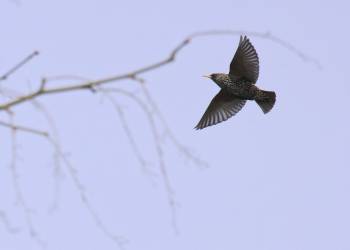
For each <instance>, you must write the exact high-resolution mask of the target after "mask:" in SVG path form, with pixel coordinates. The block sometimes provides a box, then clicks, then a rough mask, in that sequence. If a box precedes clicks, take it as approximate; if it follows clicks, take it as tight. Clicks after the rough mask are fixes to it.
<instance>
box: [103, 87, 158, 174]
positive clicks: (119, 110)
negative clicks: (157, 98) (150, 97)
mask: <svg viewBox="0 0 350 250" xmlns="http://www.w3.org/2000/svg"><path fill="white" fill-rule="evenodd" d="M101 93H102V94H104V95H105V96H106V97H107V98H108V100H109V101H110V102H111V103H112V105H113V107H114V108H115V110H116V111H117V113H118V116H119V118H120V121H121V124H122V127H123V129H124V132H125V134H126V136H127V138H128V140H129V143H130V145H131V148H132V150H133V151H134V154H135V156H136V159H137V160H138V161H139V163H140V166H141V169H142V172H143V173H145V174H147V175H149V176H152V177H155V176H156V174H155V173H154V172H153V171H152V170H151V169H149V168H148V167H147V165H148V163H147V161H146V160H145V158H144V157H143V155H142V153H141V151H140V149H139V147H138V146H137V143H136V141H135V138H134V136H133V134H132V131H131V129H130V127H129V124H128V122H127V119H126V117H125V114H124V111H123V109H122V107H121V105H119V104H118V103H117V102H116V100H114V98H113V97H112V96H111V95H109V93H107V92H101ZM146 108H147V107H146ZM146 115H147V114H146Z"/></svg>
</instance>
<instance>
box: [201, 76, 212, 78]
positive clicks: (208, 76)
mask: <svg viewBox="0 0 350 250" xmlns="http://www.w3.org/2000/svg"><path fill="white" fill-rule="evenodd" d="M203 77H207V78H211V76H209V75H204V76H203Z"/></svg>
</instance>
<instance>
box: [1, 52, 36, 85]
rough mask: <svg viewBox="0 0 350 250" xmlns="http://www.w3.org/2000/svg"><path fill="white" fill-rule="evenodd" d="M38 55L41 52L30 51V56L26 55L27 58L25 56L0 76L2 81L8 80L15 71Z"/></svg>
mask: <svg viewBox="0 0 350 250" xmlns="http://www.w3.org/2000/svg"><path fill="white" fill-rule="evenodd" d="M37 55H39V52H38V51H34V52H32V53H30V54H29V55H28V56H26V57H25V58H23V59H22V60H21V61H20V62H19V63H17V64H16V65H15V66H13V67H12V68H11V69H9V70H8V71H7V72H6V73H5V74H3V75H2V76H0V82H1V81H5V80H7V79H8V78H9V77H10V76H11V75H12V74H13V73H15V72H16V71H17V70H19V69H20V68H21V67H23V66H24V65H25V64H27V63H28V62H29V61H31V60H32V59H33V58H34V57H36V56H37Z"/></svg>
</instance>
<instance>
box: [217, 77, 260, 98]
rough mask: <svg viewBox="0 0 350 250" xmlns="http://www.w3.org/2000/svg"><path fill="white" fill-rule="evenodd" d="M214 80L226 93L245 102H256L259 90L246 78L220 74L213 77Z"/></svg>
mask: <svg viewBox="0 0 350 250" xmlns="http://www.w3.org/2000/svg"><path fill="white" fill-rule="evenodd" d="M212 80H213V81H214V82H215V83H216V84H217V85H218V86H219V87H220V88H221V89H222V90H224V91H227V92H228V93H231V94H232V95H235V96H237V97H239V98H241V99H244V100H254V98H255V96H256V95H257V93H258V90H259V88H258V87H256V86H255V85H254V84H252V83H251V82H250V81H248V80H245V79H244V78H239V77H236V76H231V75H229V74H224V73H218V74H213V75H212Z"/></svg>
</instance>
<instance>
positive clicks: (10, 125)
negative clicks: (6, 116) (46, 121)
mask: <svg viewBox="0 0 350 250" xmlns="http://www.w3.org/2000/svg"><path fill="white" fill-rule="evenodd" d="M0 126H3V127H7V128H10V129H12V130H15V131H21V132H25V133H31V134H35V135H40V136H44V137H48V136H49V134H48V133H47V132H46V131H42V130H38V129H34V128H30V127H25V126H20V125H16V124H13V123H8V122H4V121H1V120H0Z"/></svg>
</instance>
